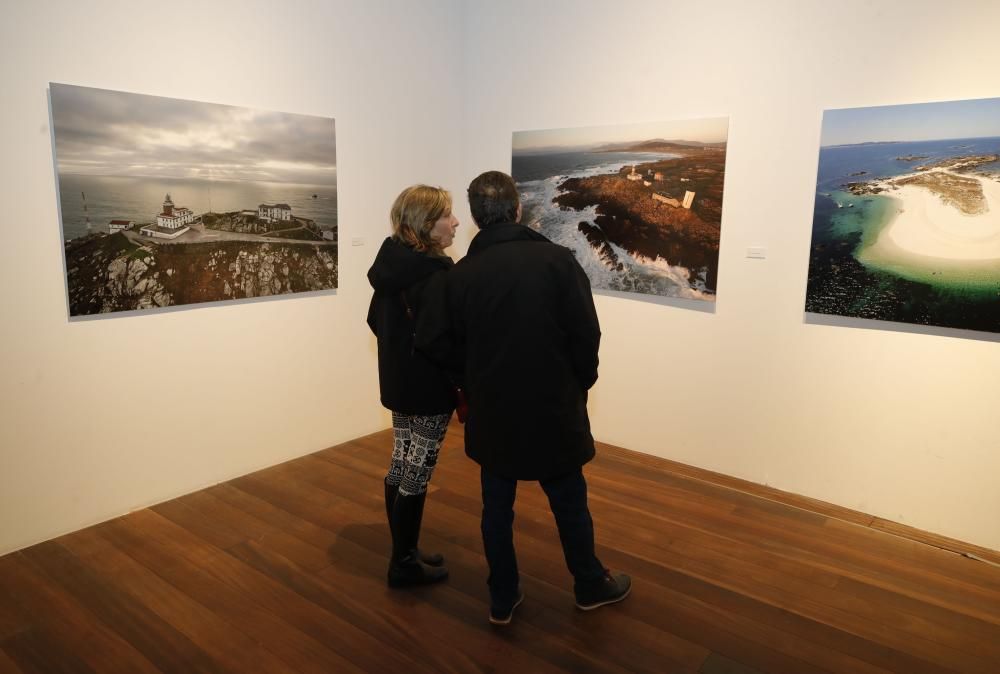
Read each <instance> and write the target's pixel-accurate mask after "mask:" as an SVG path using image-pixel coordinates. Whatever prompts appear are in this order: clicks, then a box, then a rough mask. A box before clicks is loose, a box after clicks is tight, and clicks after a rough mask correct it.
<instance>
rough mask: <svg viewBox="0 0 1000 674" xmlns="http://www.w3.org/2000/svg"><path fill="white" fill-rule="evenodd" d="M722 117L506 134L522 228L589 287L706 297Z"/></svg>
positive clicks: (717, 230) (720, 179) (720, 172)
mask: <svg viewBox="0 0 1000 674" xmlns="http://www.w3.org/2000/svg"><path fill="white" fill-rule="evenodd" d="M727 132H728V120H727V119H726V118H714V119H705V120H684V121H680V122H663V123H657V124H647V125H638V126H636V125H632V126H619V127H594V128H585V129H557V130H547V131H527V132H518V133H515V134H514V153H513V176H514V179H515V181H516V182H517V184H518V189H519V191H520V192H521V198H522V204H523V206H524V219H523V222H524V224H527V225H528V226H531V227H533V228H535V229H536V230H538V231H539V232H541V233H542V234H544V235H546V236H547V237H549V238H550V239H552V240H553V241H555V242H556V243H560V244H562V245H565V246H567V247H569V248H570V249H571V250H573V251H574V253H575V254H576V256H577V259H578V260H579V261H580V263H581V265H582V266H583V268H584V270H585V271H586V272H587V274H588V276H589V277H590V280H591V284H592V285H593V287H595V288H599V289H609V290H617V291H623V292H631V293H640V294H648V295H658V296H663V297H679V298H686V299H697V300H703V301H709V302H711V301H714V300H715V296H716V290H717V282H718V259H719V240H720V235H721V224H722V197H723V186H724V181H725V169H726V137H727Z"/></svg>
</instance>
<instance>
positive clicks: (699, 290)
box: [512, 152, 715, 301]
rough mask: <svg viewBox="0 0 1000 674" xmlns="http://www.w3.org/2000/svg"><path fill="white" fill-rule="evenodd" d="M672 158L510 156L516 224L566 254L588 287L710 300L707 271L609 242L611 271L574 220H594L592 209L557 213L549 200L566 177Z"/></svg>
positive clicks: (599, 154) (655, 155)
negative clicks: (520, 213)
mask: <svg viewBox="0 0 1000 674" xmlns="http://www.w3.org/2000/svg"><path fill="white" fill-rule="evenodd" d="M677 156H678V155H676V154H668V153H662V152H551V153H537V154H515V155H514V157H513V159H512V175H513V177H514V180H515V181H516V182H517V187H518V191H519V193H520V196H521V201H522V207H523V209H524V219H523V220H522V223H523V224H525V225H527V226H529V227H532V228H533V229H535V230H537V231H539V232H540V233H542V234H544V235H545V236H546V237H548V238H549V239H550V240H552V241H553V242H555V243H558V244H560V245H563V246H566V247H567V248H569V249H570V250H572V251H573V252H574V254H575V255H576V258H577V260H578V261H579V262H580V264H581V266H582V267H583V269H584V271H586V273H587V276H588V277H589V278H590V281H591V285H592V286H593V287H594V288H601V289H608V290H616V291H621V292H633V293H643V294H650V295H659V296H662V297H682V298H688V299H699V300H710V301H712V300H714V299H715V294H714V293H713V292H711V291H710V290H708V288H707V286H706V276H707V273H708V270H707V268H704V267H701V268H698V267H693V268H691V267H688V266H685V264H684V261H683V260H680V259H678V260H664V259H663V258H659V257H658V258H656V259H649V258H646V257H643V256H639V255H634V254H632V253H630V252H629V251H627V250H625V249H624V248H622V247H620V246H618V245H615V244H611V248H612V249H613V250H614V253H615V255H616V257H617V259H618V261H619V263H620V264H621V268H620V269H619V268H612V267H610V266H609V265H608V264H607V263H606V262H605V260H604V259H602V257H601V256H600V254H599V252H598V251H597V250H596V249H595V248H594V247H593V246H591V244H590V243H589V242H588V241H587V238H586V236H584V234H583V233H582V232H581V231H580V230H579V224H580V222H590V223H593V222H594V221H595V218H596V217H597V209H596V207H593V206H591V207H587V208H584V209H583V210H575V209H560V208H559V207H558V206H555V205H554V204H553V201H552V200H553V199H554V198H555V197H556V196H557V195H558V194H559V185H560V184H562V183H563V182H564V181H565V180H567V179H568V178H583V177H589V176H595V175H602V174H615V173H617V172H618V171H619V170H621V169H622V168H623V167H625V166H630V165H634V164H642V163H648V162H653V161H662V160H665V159H673V158H676V157H677Z"/></svg>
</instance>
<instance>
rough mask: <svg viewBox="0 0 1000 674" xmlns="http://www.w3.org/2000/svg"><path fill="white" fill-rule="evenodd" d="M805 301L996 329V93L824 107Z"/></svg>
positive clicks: (833, 310)
mask: <svg viewBox="0 0 1000 674" xmlns="http://www.w3.org/2000/svg"><path fill="white" fill-rule="evenodd" d="M806 311H808V312H813V313H821V314H834V315H839V316H850V317H857V318H870V319H877V320H885V321H895V322H902V323H914V324H920V325H931V326H939V327H948V328H958V329H966V330H980V331H988V332H1000V98H992V99H977V100H966V101H952V102H943V103H922V104H911V105H895V106H880V107H870V108H850V109H843V110H827V111H826V112H825V113H824V115H823V131H822V140H821V147H820V153H819V172H818V177H817V181H816V202H815V209H814V214H813V231H812V247H811V250H810V257H809V283H808V289H807V292H806Z"/></svg>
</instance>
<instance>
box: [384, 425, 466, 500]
mask: <svg viewBox="0 0 1000 674" xmlns="http://www.w3.org/2000/svg"><path fill="white" fill-rule="evenodd" d="M450 420H451V414H433V415H430V416H417V415H411V414H400V413H398V412H393V413H392V438H393V444H392V465H391V466H390V467H389V474H388V475H386V476H385V483H386V484H387V485H389V486H390V487H395V486H398V487H399V493H400V494H403V495H408V496H412V495H414V494H423V493H424V492H425V491H427V483H428V482H430V481H431V473H433V472H434V467H435V466H436V465H437V458H438V452H439V451H440V450H441V443H443V442H444V434H445V432H446V431H447V430H448V422H449V421H450Z"/></svg>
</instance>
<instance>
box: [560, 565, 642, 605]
mask: <svg viewBox="0 0 1000 674" xmlns="http://www.w3.org/2000/svg"><path fill="white" fill-rule="evenodd" d="M631 589H632V579H631V578H629V577H628V576H627V575H625V574H624V573H619V574H615V575H614V576H612V575H611V572H610V571H608V570H605V571H604V576H603V577H601V578H600V579H598V580H595V581H592V582H587V583H577V584H576V585H575V587H574V588H573V590H574V594H576V607H577V608H578V609H580V610H581V611H592V610H594V609H595V608H600V607H602V606H607V605H608V604H614V603H617V602H620V601H621V600H622V599H624V598H625V597H627V596H628V593H629V591H630V590H631Z"/></svg>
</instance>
